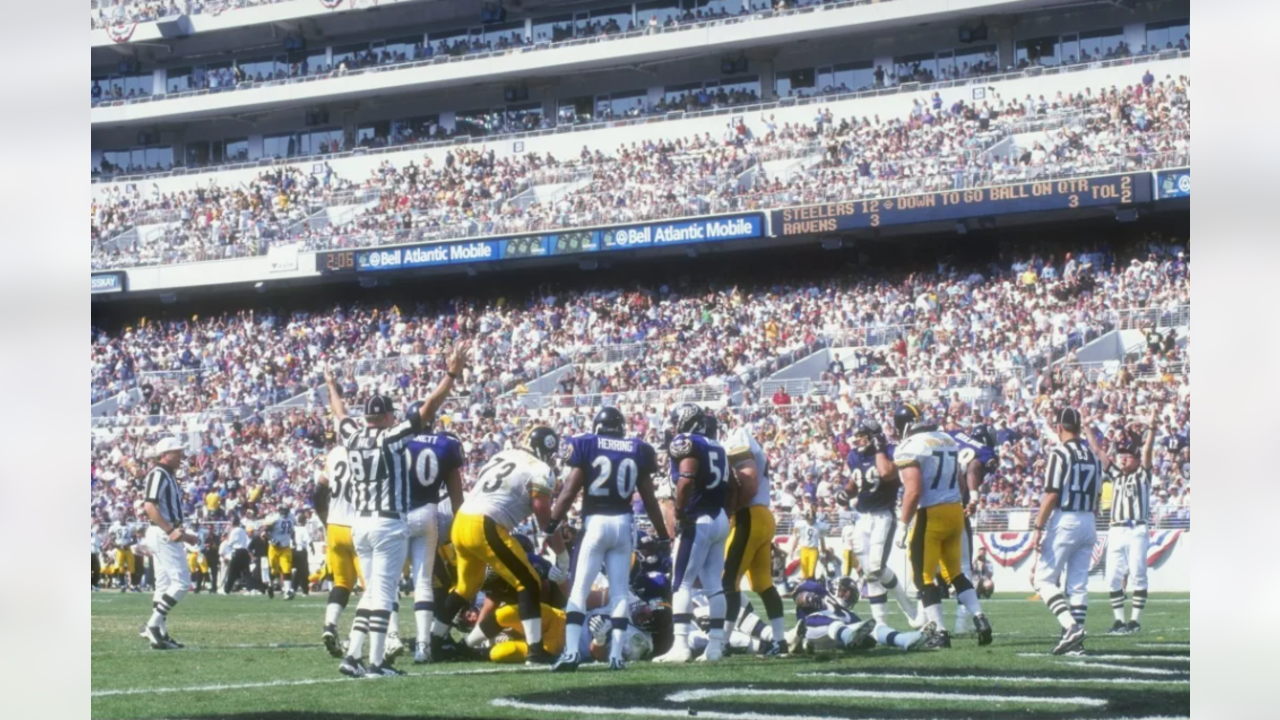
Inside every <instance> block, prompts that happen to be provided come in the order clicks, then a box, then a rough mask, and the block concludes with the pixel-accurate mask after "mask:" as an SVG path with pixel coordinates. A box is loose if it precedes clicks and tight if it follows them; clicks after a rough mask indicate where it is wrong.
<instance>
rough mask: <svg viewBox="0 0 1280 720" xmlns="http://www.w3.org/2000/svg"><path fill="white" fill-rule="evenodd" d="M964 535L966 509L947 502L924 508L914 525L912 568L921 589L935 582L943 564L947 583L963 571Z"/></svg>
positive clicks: (942, 570)
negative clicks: (961, 569) (961, 549)
mask: <svg viewBox="0 0 1280 720" xmlns="http://www.w3.org/2000/svg"><path fill="white" fill-rule="evenodd" d="M963 535H964V508H963V507H961V505H960V503H944V504H942V505H934V506H933V507H927V508H920V510H919V512H917V513H916V519H915V523H913V524H912V527H911V569H912V572H914V573H915V578H914V579H915V583H916V587H917V588H924V586H925V585H934V584H935V582H934V578H935V577H936V576H937V575H938V572H939V567H941V572H942V580H943V582H946V583H950V582H951V581H952V580H953V579H954V578H955V577H956V576H958V575H959V574H960V568H961V566H960V541H961V538H962V536H963Z"/></svg>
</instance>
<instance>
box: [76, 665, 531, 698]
mask: <svg viewBox="0 0 1280 720" xmlns="http://www.w3.org/2000/svg"><path fill="white" fill-rule="evenodd" d="M542 669H543V668H525V667H520V666H512V667H495V668H473V669H471V670H441V671H439V672H421V673H407V674H406V675H405V677H429V676H436V675H488V674H491V673H507V672H536V671H538V670H542ZM337 682H357V681H356V680H353V679H352V678H347V677H335V678H310V679H307V678H303V679H298V680H274V681H271V682H256V683H229V684H220V685H188V686H186V687H158V688H124V689H120V690H94V691H92V692H90V693H89V697H114V696H117V695H147V694H150V693H185V692H218V691H221V690H256V689H259V688H269V687H294V686H300V685H321V684H324V683H337Z"/></svg>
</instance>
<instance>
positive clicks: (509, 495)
mask: <svg viewBox="0 0 1280 720" xmlns="http://www.w3.org/2000/svg"><path fill="white" fill-rule="evenodd" d="M523 445H524V447H520V448H514V449H511V450H504V451H502V452H500V453H498V454H497V455H494V456H493V457H492V458H490V460H489V462H488V463H486V464H485V466H484V468H482V469H481V471H480V477H479V478H477V479H476V486H475V489H474V491H473V492H472V494H471V496H470V497H468V498H467V499H466V501H465V502H463V503H462V506H461V507H460V508H458V513H457V515H456V516H455V517H454V520H453V531H452V536H453V549H454V552H455V553H456V554H457V558H458V580H457V584H456V585H455V586H454V587H453V589H452V590H450V591H449V595H448V597H446V598H445V601H444V606H443V611H442V612H441V616H440V622H441V623H442V626H443V627H445V629H446V632H447V628H448V626H450V625H452V624H453V622H454V619H455V618H456V617H457V615H458V613H459V611H461V610H462V609H463V608H464V607H467V606H469V605H471V603H472V601H474V600H475V597H476V594H477V593H478V592H479V591H480V585H481V583H482V582H483V581H484V574H485V569H486V568H487V567H491V568H493V569H494V571H496V572H497V573H498V575H500V576H502V579H503V580H506V581H507V582H508V583H509V584H510V585H511V586H512V587H513V588H515V589H516V592H517V593H518V595H519V616H520V622H521V627H522V628H523V635H524V638H525V642H526V643H527V645H528V654H527V657H526V660H525V662H526V664H529V665H538V664H547V663H550V662H551V660H552V657H551V655H550V654H548V653H547V651H546V649H545V647H544V646H543V643H542V610H541V607H540V605H541V603H540V602H539V600H540V599H541V597H540V596H541V594H542V583H541V582H540V581H539V579H538V575H537V573H536V571H535V570H534V569H533V565H532V564H531V563H530V562H529V558H528V557H527V556H526V554H525V552H524V549H523V548H522V547H521V546H520V544H519V543H518V542H516V540H515V539H514V538H513V537H512V535H511V532H512V530H514V529H515V528H516V526H518V525H520V524H521V523H523V522H524V521H525V519H526V518H528V517H529V516H530V514H532V515H534V516H536V517H537V520H538V524H539V525H540V526H542V527H546V524H547V523H548V522H549V521H550V520H551V500H552V495H553V494H554V492H555V474H554V473H553V471H552V469H551V464H552V463H553V462H554V461H555V456H556V453H557V451H558V450H559V448H560V436H559V435H557V434H556V432H555V431H554V430H552V429H551V428H549V427H545V426H541V425H539V426H535V427H534V428H532V429H531V430H530V431H529V433H528V434H527V435H526V436H525V439H524V443H523ZM547 544H548V545H550V546H551V548H552V549H553V550H554V551H555V553H556V570H557V576H556V577H553V578H552V580H553V581H554V582H562V581H563V580H564V579H566V578H567V577H568V569H569V554H568V553H567V552H565V549H564V542H563V540H561V538H560V535H559V534H558V533H552V534H550V535H548V536H547ZM438 630H439V628H436V631H438ZM441 634H442V635H443V634H444V633H441Z"/></svg>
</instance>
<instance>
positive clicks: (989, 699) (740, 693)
mask: <svg viewBox="0 0 1280 720" xmlns="http://www.w3.org/2000/svg"><path fill="white" fill-rule="evenodd" d="M726 695H728V696H732V697H735V698H740V697H769V696H781V697H828V698H876V699H886V700H964V701H968V702H985V703H1007V702H1014V703H1027V704H1032V705H1057V704H1065V705H1087V706H1089V707H1101V706H1103V705H1106V704H1107V701H1106V700H1100V699H1098V698H1091V697H1083V696H1076V697H1039V696H1035V695H975V694H972V693H950V692H920V691H914V690H902V691H899V690H852V689H848V690H846V689H835V690H832V689H799V688H797V689H791V688H787V689H783V688H777V689H773V688H769V689H754V688H705V689H699V690H685V691H683V692H678V693H675V694H673V695H668V696H667V698H666V699H667V702H673V703H687V702H695V701H697V700H706V699H708V698H717V697H723V696H726Z"/></svg>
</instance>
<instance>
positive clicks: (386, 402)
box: [364, 395, 396, 416]
mask: <svg viewBox="0 0 1280 720" xmlns="http://www.w3.org/2000/svg"><path fill="white" fill-rule="evenodd" d="M395 410H396V406H395V403H393V402H392V401H391V398H390V397H389V396H387V395H374V396H372V397H370V398H369V399H368V400H365V402H364V414H365V416H371V415H382V414H384V413H391V412H395Z"/></svg>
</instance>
